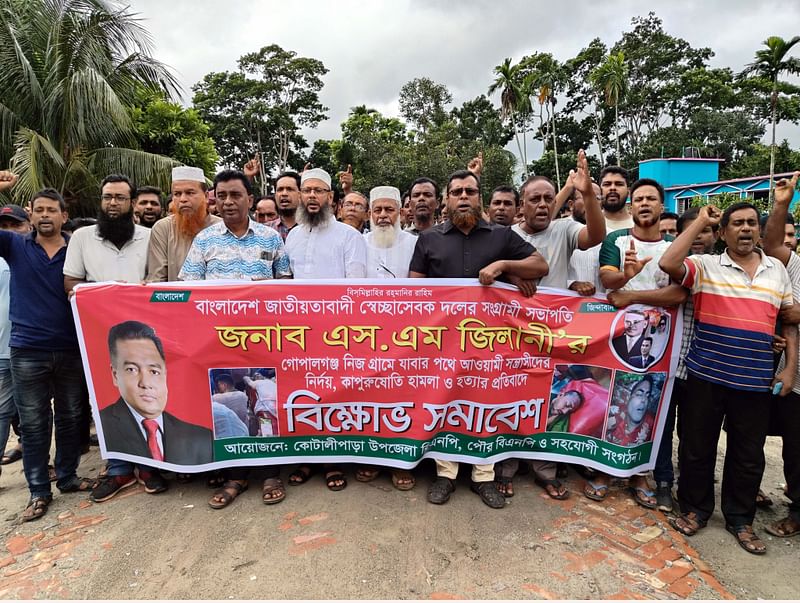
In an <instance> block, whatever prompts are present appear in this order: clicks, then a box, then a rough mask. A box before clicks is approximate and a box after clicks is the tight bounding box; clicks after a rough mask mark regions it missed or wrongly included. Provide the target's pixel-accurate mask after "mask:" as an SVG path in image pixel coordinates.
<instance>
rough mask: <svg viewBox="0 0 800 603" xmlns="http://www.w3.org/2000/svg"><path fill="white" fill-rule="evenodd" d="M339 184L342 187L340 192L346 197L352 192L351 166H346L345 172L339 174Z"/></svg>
mask: <svg viewBox="0 0 800 603" xmlns="http://www.w3.org/2000/svg"><path fill="white" fill-rule="evenodd" d="M339 184H341V185H342V192H343V193H344V194H345V195H347V194H348V193H350V192H351V191H352V190H353V166H352V165H350V164H349V163H348V164H347V171H345V172H339Z"/></svg>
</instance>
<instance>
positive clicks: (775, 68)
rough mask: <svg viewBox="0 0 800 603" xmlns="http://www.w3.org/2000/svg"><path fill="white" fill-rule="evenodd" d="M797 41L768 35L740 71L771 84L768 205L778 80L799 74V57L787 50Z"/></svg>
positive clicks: (798, 37) (778, 89)
mask: <svg viewBox="0 0 800 603" xmlns="http://www.w3.org/2000/svg"><path fill="white" fill-rule="evenodd" d="M798 42H800V36H794V37H793V38H792V39H791V40H784V39H783V38H781V37H779V36H770V37H769V38H767V39H766V40H765V41H764V46H766V48H762V49H761V50H757V51H756V57H755V61H753V62H752V63H750V64H749V65H747V67H745V69H744V70H743V71H742V73H741V75H742V77H747V76H756V77H757V78H761V79H764V80H766V81H769V82H770V84H771V86H772V89H771V91H770V110H771V116H770V119H771V122H772V141H771V143H770V146H771V149H772V151H771V157H770V167H769V204H770V207H771V206H772V182H773V179H774V175H775V126H776V125H777V123H778V96H779V93H780V84H781V83H782V82H780V81H779V80H780V77H781V76H782V75H783V74H791V75H800V58H797V57H789V52H790V51H791V50H792V47H794V46H795V45H796V44H797V43H798ZM784 89H785V88H784ZM790 91H791V92H794V93H798V92H800V88H798V87H796V86H791V88H790Z"/></svg>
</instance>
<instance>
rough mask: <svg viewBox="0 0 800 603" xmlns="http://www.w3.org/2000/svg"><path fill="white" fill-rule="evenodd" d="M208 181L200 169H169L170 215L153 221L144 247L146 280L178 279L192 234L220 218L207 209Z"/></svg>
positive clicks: (186, 167)
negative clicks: (170, 173)
mask: <svg viewBox="0 0 800 603" xmlns="http://www.w3.org/2000/svg"><path fill="white" fill-rule="evenodd" d="M207 191H208V185H207V184H206V177H205V174H203V170H201V169H200V168H194V167H188V166H181V167H176V168H173V170H172V189H171V193H172V203H171V205H170V215H169V216H167V217H166V218H162V219H160V220H159V221H158V222H156V223H155V225H154V226H153V228H152V230H151V231H150V244H149V246H148V248H147V280H148V281H149V282H166V281H176V280H178V273H179V272H180V271H181V267H182V266H183V262H184V261H185V260H186V255H187V254H188V253H189V248H190V247H191V246H192V241H193V240H194V237H195V236H196V235H197V233H199V232H200V231H201V230H203V229H204V228H206V227H208V226H211V225H212V224H216V223H217V222H220V221H221V218H219V217H217V216H212V215H210V214H209V213H208V204H207V197H206V193H207Z"/></svg>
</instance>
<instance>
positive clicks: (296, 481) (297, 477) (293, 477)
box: [289, 465, 314, 486]
mask: <svg viewBox="0 0 800 603" xmlns="http://www.w3.org/2000/svg"><path fill="white" fill-rule="evenodd" d="M312 475H314V467H312V466H311V465H300V466H299V467H298V468H297V469H296V470H295V471H292V472H291V473H290V474H289V485H290V486H299V485H300V484H305V483H306V482H307V481H308V480H310V479H311V476H312Z"/></svg>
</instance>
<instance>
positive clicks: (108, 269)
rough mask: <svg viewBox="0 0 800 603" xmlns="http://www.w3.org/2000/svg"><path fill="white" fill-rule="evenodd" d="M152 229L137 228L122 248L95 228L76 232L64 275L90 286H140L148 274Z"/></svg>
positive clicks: (137, 226)
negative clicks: (111, 283)
mask: <svg viewBox="0 0 800 603" xmlns="http://www.w3.org/2000/svg"><path fill="white" fill-rule="evenodd" d="M149 242H150V230H148V229H147V228H144V227H143V226H139V225H138V224H137V225H135V226H134V230H133V237H131V239H130V240H129V241H126V242H125V244H124V245H123V246H122V249H119V248H118V247H117V246H116V245H114V243H112V242H111V241H107V240H105V239H103V237H101V236H100V230H99V229H98V227H97V226H96V225H95V226H87V227H85V228H81V229H80V230H77V231H75V234H73V235H72V238H71V239H70V241H69V247H68V248H67V259H66V260H65V261H64V276H71V277H73V278H78V279H81V280H85V281H89V282H90V283H99V282H101V281H125V282H126V283H140V282H141V281H143V280H144V277H145V275H146V274H147V244H148V243H149Z"/></svg>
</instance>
